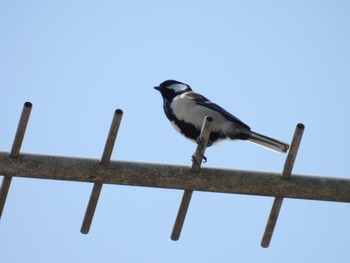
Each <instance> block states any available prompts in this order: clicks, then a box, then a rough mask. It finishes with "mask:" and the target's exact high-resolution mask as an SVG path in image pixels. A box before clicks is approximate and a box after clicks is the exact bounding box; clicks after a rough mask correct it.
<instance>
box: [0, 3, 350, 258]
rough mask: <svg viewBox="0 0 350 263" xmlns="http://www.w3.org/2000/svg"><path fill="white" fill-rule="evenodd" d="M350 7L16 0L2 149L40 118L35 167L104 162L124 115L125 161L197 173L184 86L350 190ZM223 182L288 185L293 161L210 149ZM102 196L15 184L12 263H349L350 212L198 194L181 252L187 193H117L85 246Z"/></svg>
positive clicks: (4, 224) (0, 226) (0, 78)
mask: <svg viewBox="0 0 350 263" xmlns="http://www.w3.org/2000/svg"><path fill="white" fill-rule="evenodd" d="M349 14H350V2H349V1H346V0H344V1H340V0H335V1H66V0H60V1H17V0H1V1H0V38H1V41H0V102H1V103H0V120H1V122H0V135H1V136H0V149H2V150H7V151H8V150H9V149H10V148H11V145H12V140H13V137H14V134H15V131H16V127H17V123H18V119H19V116H20V112H21V110H22V105H23V103H24V102H25V101H31V102H32V103H33V110H32V115H31V118H30V121H29V125H28V129H27V134H26V137H25V139H24V143H23V146H22V150H23V152H36V153H48V154H60V155H73V156H85V157H94V158H99V157H100V156H101V153H102V150H103V147H104V143H105V139H106V136H107V133H108V129H109V125H110V122H111V119H112V116H113V112H114V110H115V109H116V108H121V109H123V111H124V116H123V121H122V124H121V127H120V133H119V136H118V138H117V142H116V146H115V150H114V153H113V157H112V158H113V159H122V160H133V161H149V162H162V163H175V164H190V159H191V158H190V157H191V155H192V153H193V152H194V150H195V144H193V143H191V142H190V141H187V140H186V139H184V138H183V137H181V136H180V135H179V134H177V133H176V132H175V131H174V130H173V128H172V127H171V126H170V125H169V123H168V121H167V120H166V118H165V116H164V113H163V110H162V100H161V97H160V95H159V94H158V92H156V91H155V90H154V89H153V87H154V86H155V85H158V84H159V83H160V82H162V81H163V80H165V79H169V78H173V79H177V80H180V81H183V82H185V83H188V84H190V85H191V87H192V88H193V89H194V90H195V91H197V92H200V93H202V94H204V95H205V96H207V97H208V98H210V99H211V100H213V101H215V102H216V103H218V104H220V105H221V106H223V107H224V108H225V109H227V110H228V111H230V112H231V113H233V114H234V115H236V116H237V117H238V118H240V119H242V120H243V121H244V122H246V123H247V124H249V125H250V126H251V127H252V129H253V130H255V131H257V132H260V133H264V134H266V135H269V136H272V137H276V138H278V139H281V140H285V141H290V139H291V137H292V134H293V132H294V127H295V125H296V124H297V123H298V122H302V123H304V124H305V126H306V129H305V133H304V137H303V141H302V144H301V146H300V151H299V155H298V158H297V161H296V164H295V169H294V171H295V172H296V173H302V174H317V175H325V176H342V177H348V176H349V169H348V166H347V163H348V162H349V154H348V149H349V148H350V140H349V136H348V134H349V130H350V125H349V123H350V122H349V112H350V106H349V99H350V74H349V72H350V52H349V50H350V48H349V47H350V20H349V19H350V16H349ZM206 156H207V157H208V163H206V164H205V166H207V167H211V166H213V167H224V168H238V169H254V170H271V171H281V170H282V167H283V163H284V158H285V155H281V154H276V153H274V152H271V151H268V150H266V149H263V148H260V147H257V146H256V145H253V144H250V143H247V142H229V141H228V142H222V143H221V144H219V145H217V146H215V147H212V148H210V149H208V150H207V152H206ZM91 189H92V185H91V184H87V183H75V182H61V181H46V180H35V179H23V178H15V179H14V180H13V183H12V186H11V189H10V192H9V196H8V201H7V203H6V207H5V210H4V213H3V217H2V218H1V222H0V261H1V262H4V263H5V262H6V263H17V262H28V263H31V262H50V263H54V262H60V263H61V262H84V263H85V262H150V263H151V262H152V263H153V262H285V263H289V262H318V263H320V262H348V261H349V257H350V250H349V244H350V227H349V221H350V204H343V203H333V202H318V201H308V200H291V199H288V200H285V202H284V204H283V207H282V210H281V214H280V217H279V220H278V223H277V226H276V229H275V233H274V236H273V239H272V242H271V246H270V248H268V249H263V248H261V247H260V241H261V237H262V234H263V231H264V228H265V224H266V220H267V217H268V214H269V211H270V208H271V204H272V201H273V199H272V198H267V197H258V196H244V195H230V194H217V193H202V192H201V193H199V192H195V193H194V196H193V199H192V202H191V205H190V208H189V212H188V216H187V218H186V222H185V225H184V229H183V232H182V235H181V238H180V240H179V241H177V242H174V241H171V240H170V233H171V230H172V226H173V222H174V219H175V216H176V213H177V210H178V206H179V203H180V199H181V197H182V191H179V190H164V189H153V188H142V187H130V186H116V185H106V186H104V187H103V190H102V194H101V197H100V201H99V203H98V206H97V210H96V214H95V217H94V221H93V224H92V228H91V231H90V233H89V234H88V235H82V234H81V233H80V226H81V223H82V218H83V215H84V212H85V208H86V204H87V201H88V198H89V195H90V191H91Z"/></svg>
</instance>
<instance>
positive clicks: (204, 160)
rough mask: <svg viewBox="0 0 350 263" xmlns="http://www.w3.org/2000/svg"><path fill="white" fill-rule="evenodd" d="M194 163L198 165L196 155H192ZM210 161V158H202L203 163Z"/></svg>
mask: <svg viewBox="0 0 350 263" xmlns="http://www.w3.org/2000/svg"><path fill="white" fill-rule="evenodd" d="M191 160H192V162H195V163H198V162H197V160H196V159H195V157H194V155H192V159H191ZM207 161H208V158H207V157H206V156H204V155H203V157H202V163H206V162H207Z"/></svg>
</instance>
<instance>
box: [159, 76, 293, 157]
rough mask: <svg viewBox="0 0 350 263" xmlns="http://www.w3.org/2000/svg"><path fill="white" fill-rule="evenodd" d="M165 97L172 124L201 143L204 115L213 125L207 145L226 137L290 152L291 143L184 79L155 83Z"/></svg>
mask: <svg viewBox="0 0 350 263" xmlns="http://www.w3.org/2000/svg"><path fill="white" fill-rule="evenodd" d="M154 89H156V90H158V91H159V92H160V94H161V96H162V98H163V109H164V113H165V115H166V117H167V118H168V120H169V121H170V123H171V124H172V126H173V127H174V128H175V129H176V130H177V131H178V132H180V133H181V134H182V135H184V136H185V137H186V138H188V139H190V140H192V141H193V142H195V143H198V140H199V135H200V132H201V128H202V125H203V121H204V118H205V117H206V116H211V117H212V118H213V123H212V124H213V125H212V129H211V133H210V136H209V141H208V144H207V147H210V146H212V145H213V144H215V143H217V142H220V141H222V140H246V141H250V142H253V143H255V144H258V145H260V146H262V147H265V148H268V149H270V150H273V151H275V152H279V153H286V152H287V151H288V149H289V145H288V144H287V143H285V142H282V141H280V140H277V139H274V138H271V137H268V136H265V135H262V134H260V133H257V132H254V131H252V130H251V128H250V127H249V126H248V125H247V124H245V123H244V122H243V121H241V120H240V119H238V118H237V117H235V116H234V115H232V114H231V113H229V112H228V111H226V110H225V109H224V108H222V107H221V106H219V105H218V104H216V103H214V102H212V101H210V100H209V99H207V98H206V97H204V96H203V95H201V94H199V93H196V92H194V91H193V90H192V88H191V87H190V86H189V85H188V84H185V83H183V82H180V81H177V80H173V79H169V80H165V81H163V82H162V83H160V84H159V85H158V86H155V87H154Z"/></svg>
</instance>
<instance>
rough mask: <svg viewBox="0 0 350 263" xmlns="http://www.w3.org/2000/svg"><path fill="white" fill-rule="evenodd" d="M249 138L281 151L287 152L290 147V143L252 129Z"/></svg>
mask: <svg viewBox="0 0 350 263" xmlns="http://www.w3.org/2000/svg"><path fill="white" fill-rule="evenodd" d="M248 140H249V141H251V142H253V143H256V144H258V145H260V146H262V147H265V148H268V149H271V150H273V151H276V152H279V153H285V152H287V151H288V149H289V144H287V143H285V142H281V141H279V140H276V139H273V138H270V137H267V136H265V135H262V134H259V133H256V132H253V131H250V133H249V137H248Z"/></svg>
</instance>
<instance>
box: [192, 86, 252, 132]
mask: <svg viewBox="0 0 350 263" xmlns="http://www.w3.org/2000/svg"><path fill="white" fill-rule="evenodd" d="M186 96H189V97H191V98H192V99H193V100H194V101H195V102H196V103H198V104H199V105H202V106H203V107H207V108H208V109H211V110H214V111H217V112H220V113H221V114H222V115H223V116H224V117H225V118H227V119H228V120H230V121H232V122H234V123H237V124H239V125H242V126H243V127H245V128H247V129H249V130H250V127H249V126H248V125H247V124H245V123H244V122H243V121H241V120H240V119H238V118H237V117H235V116H233V115H232V114H231V113H229V112H228V111H226V110H225V109H223V108H222V107H220V106H219V105H217V104H215V103H214V102H211V101H210V100H208V99H207V98H206V97H204V96H203V95H200V94H198V93H195V92H190V93H188V94H186Z"/></svg>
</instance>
